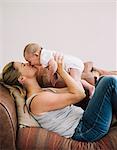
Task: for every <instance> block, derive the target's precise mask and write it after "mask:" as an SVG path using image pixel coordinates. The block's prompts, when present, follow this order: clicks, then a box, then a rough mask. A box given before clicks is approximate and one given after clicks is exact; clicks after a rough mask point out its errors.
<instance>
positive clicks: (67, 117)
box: [26, 94, 84, 138]
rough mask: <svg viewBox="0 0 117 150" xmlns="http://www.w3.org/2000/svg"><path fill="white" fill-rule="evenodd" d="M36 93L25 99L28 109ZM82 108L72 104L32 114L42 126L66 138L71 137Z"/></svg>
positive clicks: (81, 114) (81, 113)
mask: <svg viewBox="0 0 117 150" xmlns="http://www.w3.org/2000/svg"><path fill="white" fill-rule="evenodd" d="M36 95H38V94H33V95H32V96H31V97H29V98H28V99H27V100H26V105H27V108H28V110H29V111H30V104H31V101H32V99H33V98H34V97H35V96H36ZM83 112H84V110H83V109H82V108H81V107H77V106H74V105H70V106H67V107H65V108H62V109H58V110H54V111H50V112H45V113H42V114H40V115H35V114H32V113H31V112H30V113H31V114H32V115H33V117H34V118H35V119H36V120H37V122H38V123H39V124H40V126H41V127H42V128H45V129H47V130H49V131H53V132H56V133H58V134H59V135H61V136H65V137H66V138H69V137H72V136H73V134H74V132H75V128H76V127H77V125H78V124H79V121H80V119H81V118H82V116H83Z"/></svg>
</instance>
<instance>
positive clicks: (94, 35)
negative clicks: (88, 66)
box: [0, 0, 117, 70]
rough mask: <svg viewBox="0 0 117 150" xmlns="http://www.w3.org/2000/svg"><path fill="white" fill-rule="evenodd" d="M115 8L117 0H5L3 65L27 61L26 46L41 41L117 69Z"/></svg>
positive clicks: (43, 44)
mask: <svg viewBox="0 0 117 150" xmlns="http://www.w3.org/2000/svg"><path fill="white" fill-rule="evenodd" d="M115 7H116V6H115V1H114V0H92V1H91V0H82V1H78V0H76V1H75V0H53V1H52V0H43V1H41V0H38V1H36V0H32V2H31V1H28V0H24V1H20V0H15V1H12V0H3V6H2V9H3V14H2V16H0V19H2V18H3V21H2V23H3V29H2V31H3V36H2V40H1V41H2V45H3V47H2V54H0V57H1V56H3V59H0V68H1V67H2V66H3V65H4V64H5V63H7V62H9V61H11V60H18V61H19V60H21V61H24V59H23V56H22V53H23V48H24V46H25V45H26V44H27V43H29V42H37V43H40V44H41V45H42V46H43V47H45V48H48V49H54V50H60V51H63V52H65V53H68V54H72V55H75V56H77V57H80V58H81V59H82V60H83V61H87V60H92V61H94V63H95V64H96V66H98V67H101V68H105V69H112V70H114V69H116V68H117V67H116V63H117V62H116V32H115V31H116V30H115V28H116V25H115V21H116V18H115V9H116V8H115ZM0 32H1V30H0ZM0 35H1V34H0Z"/></svg>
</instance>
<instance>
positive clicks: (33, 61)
mask: <svg viewBox="0 0 117 150" xmlns="http://www.w3.org/2000/svg"><path fill="white" fill-rule="evenodd" d="M25 60H26V61H28V62H29V64H30V65H32V66H35V65H40V63H39V55H36V54H32V53H25Z"/></svg>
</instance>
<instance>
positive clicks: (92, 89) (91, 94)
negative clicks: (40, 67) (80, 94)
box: [88, 85, 95, 98]
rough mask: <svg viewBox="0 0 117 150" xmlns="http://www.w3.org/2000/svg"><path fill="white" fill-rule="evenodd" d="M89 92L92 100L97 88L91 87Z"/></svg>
mask: <svg viewBox="0 0 117 150" xmlns="http://www.w3.org/2000/svg"><path fill="white" fill-rule="evenodd" d="M88 90H89V98H92V96H93V94H94V92H95V86H93V85H91V86H90V87H89V89H88Z"/></svg>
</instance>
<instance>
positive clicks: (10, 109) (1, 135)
mask: <svg viewBox="0 0 117 150" xmlns="http://www.w3.org/2000/svg"><path fill="white" fill-rule="evenodd" d="M16 130H17V119H16V108H15V103H14V101H13V99H12V98H11V96H10V94H9V91H8V90H7V89H6V88H5V87H3V85H2V84H0V149H1V150H2V149H3V150H15V149H16Z"/></svg>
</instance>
